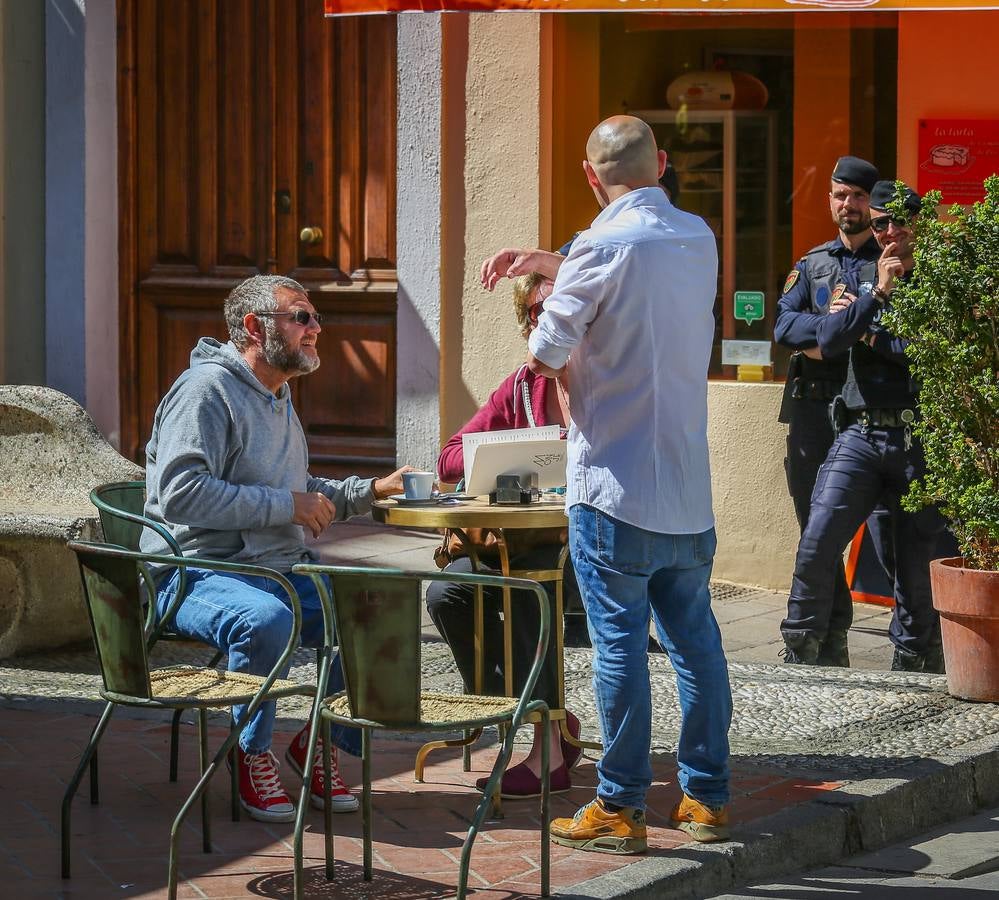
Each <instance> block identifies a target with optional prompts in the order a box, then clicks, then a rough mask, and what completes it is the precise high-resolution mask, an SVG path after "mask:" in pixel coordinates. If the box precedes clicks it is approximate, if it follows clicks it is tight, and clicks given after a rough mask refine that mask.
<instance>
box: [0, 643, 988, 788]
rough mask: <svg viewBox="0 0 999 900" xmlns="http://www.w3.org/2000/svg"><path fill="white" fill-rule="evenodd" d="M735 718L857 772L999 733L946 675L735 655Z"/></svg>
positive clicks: (582, 700) (166, 654)
mask: <svg viewBox="0 0 999 900" xmlns="http://www.w3.org/2000/svg"><path fill="white" fill-rule="evenodd" d="M203 659H204V651H203V650H199V649H198V648H197V647H194V646H192V645H187V644H179V643H173V644H165V645H164V644H161V645H159V647H158V648H157V651H156V656H155V660H154V661H155V662H156V663H157V664H164V665H165V664H170V663H194V664H197V663H198V662H199V661H203ZM423 660H424V666H423V669H424V672H423V678H424V688H425V689H427V690H437V689H460V685H461V682H460V679H459V677H458V673H457V671H456V669H455V667H454V663H453V660H452V658H451V654H450V652H449V650H448V648H447V647H446V646H445V645H444V644H443V643H440V642H430V641H427V642H425V643H424V645H423ZM590 662H591V655H590V651H589V650H588V649H578V648H568V649H567V650H566V654H565V679H566V703H567V706H568V707H569V708H570V709H572V710H573V712H575V713H576V715H577V716H579V718H580V720H581V721H582V722H583V725H584V728H585V730H586V732H587V733H588V734H591V735H596V734H597V732H598V728H597V722H596V711H595V708H594V703H593V694H592V691H591V688H590ZM649 669H650V678H651V682H652V687H653V709H654V710H655V715H654V724H653V750H654V751H657V752H665V753H672V752H674V751H675V749H676V742H677V735H678V732H679V708H678V704H677V695H676V682H675V678H674V676H673V671H672V668H671V666H670V664H669V659H668V657H667V656H666V655H665V654H652V655H650V657H649ZM729 674H730V678H731V682H732V693H733V702H734V716H733V722H732V730H731V733H730V740H731V745H732V753H733V755H735V756H737V757H740V758H743V759H745V760H747V761H748V760H754V761H759V762H763V763H766V764H767V765H768V766H778V767H780V768H783V769H785V770H787V771H795V772H798V771H800V772H811V771H821V772H823V773H825V774H828V775H835V776H841V777H847V778H856V777H859V776H861V775H870V774H875V773H881V772H885V771H888V770H890V769H891V768H893V767H895V766H896V765H898V764H900V762H904V761H905V760H907V759H911V758H915V757H920V756H926V755H932V754H934V753H937V752H940V751H942V750H947V749H950V748H954V747H959V746H962V745H964V744H967V743H969V742H971V741H974V740H977V739H980V738H983V737H986V736H988V735H997V734H999V706H996V705H994V704H968V703H964V702H962V701H959V700H955V699H954V698H952V697H950V696H949V695H948V694H947V693H946V679H945V678H944V677H943V676H934V675H921V674H920V675H913V674H905V673H897V672H872V671H862V670H852V669H817V668H811V667H804V666H802V667H799V666H770V665H761V664H755V663H738V662H732V663H730V664H729ZM289 677H291V678H293V679H295V680H298V681H302V682H310V681H314V679H315V657H314V655H313V654H312V653H311V652H310V651H305V650H300V651H299V652H298V653H297V654H296V655H295V657H294V661H293V665H292V670H291V673H290V676H289ZM99 688H100V677H99V675H98V674H97V665H96V660H95V658H94V655H93V651H92V649H91V648H89V647H80V648H77V649H75V650H65V651H61V652H59V653H54V654H52V653H50V654H37V655H34V656H26V657H21V658H15V659H11V660H6V661H4V662H3V663H0V698H2V700H3V702H4V703H6V704H17V703H20V702H25V701H28V700H34V701H39V700H50V701H67V700H70V701H97V700H98V699H99V697H98V690H99ZM307 713H308V704H307V702H306V700H305V698H289V699H287V700H283V701H281V703H280V716H281V718H282V719H286V720H288V724H289V727H291V725H292V724H293V723H294V722H301V721H302V719H303V718H304V717H305V716H306V715H307Z"/></svg>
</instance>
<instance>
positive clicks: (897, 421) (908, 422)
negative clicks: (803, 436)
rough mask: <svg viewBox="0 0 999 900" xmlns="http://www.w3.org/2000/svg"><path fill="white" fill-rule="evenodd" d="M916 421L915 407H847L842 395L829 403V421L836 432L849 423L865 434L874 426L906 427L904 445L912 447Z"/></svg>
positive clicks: (843, 428)
mask: <svg viewBox="0 0 999 900" xmlns="http://www.w3.org/2000/svg"><path fill="white" fill-rule="evenodd" d="M915 421H916V410H914V409H847V407H846V401H845V400H844V399H843V397H842V396H838V397H835V398H833V401H832V403H830V404H829V422H830V424H831V425H832V428H833V432H834V433H835V434H837V435H838V434H840V433H842V432H843V431H844V430H845V429H846V428H847V426H849V425H859V426H860V430H861V431H862V432H864V433H865V434H866V433H867V432H868V431H870V430H871V429H872V428H904V429H905V434H904V446H905V449H906V450H909V449H911V447H912V423H913V422H915Z"/></svg>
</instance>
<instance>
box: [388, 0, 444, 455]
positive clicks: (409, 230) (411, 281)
mask: <svg viewBox="0 0 999 900" xmlns="http://www.w3.org/2000/svg"><path fill="white" fill-rule="evenodd" d="M442 19H443V17H442V16H441V14H440V13H428V14H420V15H402V16H399V17H398V20H397V21H398V26H397V28H398V31H397V54H398V65H397V68H396V73H397V74H396V77H397V82H396V84H397V91H398V120H397V125H396V129H397V131H396V136H397V147H398V150H397V154H398V155H397V161H396V174H397V184H398V191H397V200H396V217H397V219H396V222H397V226H396V233H397V235H398V237H397V247H396V254H397V261H396V266H397V271H398V278H399V310H398V339H397V342H396V366H397V380H396V384H397V398H398V399H397V402H396V447H397V450H396V453H397V458H398V461H399V463H400V464H404V463H409V464H410V465H414V466H417V467H420V468H431V467H432V466H433V465H434V462H435V460H436V456H437V447H438V442H439V439H440V412H439V392H440V339H439V335H440V308H441V290H442V288H441V281H442V278H441V253H442V245H441V217H442V195H441V184H442V162H441V140H442V135H441V121H442V110H441V106H442V84H443V80H444V74H443V68H444V62H443V61H444V46H443V22H442Z"/></svg>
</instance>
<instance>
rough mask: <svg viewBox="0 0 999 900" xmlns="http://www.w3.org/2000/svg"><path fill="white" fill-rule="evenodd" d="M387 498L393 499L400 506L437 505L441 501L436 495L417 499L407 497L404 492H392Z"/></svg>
mask: <svg viewBox="0 0 999 900" xmlns="http://www.w3.org/2000/svg"><path fill="white" fill-rule="evenodd" d="M389 500H395V502H396V503H398V504H399V505H400V506H437V504H438V503H440V502H441V500H440V499H439V498H437V497H430V498H429V499H427V500H417V499H415V498H411V497H407V496H406V495H405V494H392V495H391V496H390V497H389Z"/></svg>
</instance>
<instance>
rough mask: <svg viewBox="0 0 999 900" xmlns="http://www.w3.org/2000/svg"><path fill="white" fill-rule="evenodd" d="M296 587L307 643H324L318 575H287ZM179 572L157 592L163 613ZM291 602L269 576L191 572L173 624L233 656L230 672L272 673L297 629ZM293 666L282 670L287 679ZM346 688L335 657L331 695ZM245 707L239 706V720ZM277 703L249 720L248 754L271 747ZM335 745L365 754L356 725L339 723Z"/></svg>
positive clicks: (244, 741)
mask: <svg viewBox="0 0 999 900" xmlns="http://www.w3.org/2000/svg"><path fill="white" fill-rule="evenodd" d="M284 574H285V576H286V577H287V578H288V580H289V581H291V583H292V584H293V585H294V586H295V590H296V591H297V592H298V597H299V600H300V601H301V605H302V633H301V636H300V641H301V644H302V646H303V647H322V645H323V609H322V604H321V602H320V600H319V594H318V592H317V591H316V586H315V584H314V583H313V581H312V579H311V578H310V577H309V576H307V575H292V574H290V573H284ZM178 577H179V570H177V569H174V570H173V571H172V572H170V573H169V574H168V575H166V576H163V578H162V579H161V580H160V586H159V590H158V591H157V594H156V607H157V613H158V615H160V616H162V615H163V613H164V612H165V611H166V608H167V606H168V605H169V603H170V601H171V600H173V598H174V596H175V594H176V593H177V579H178ZM292 623H293V619H292V612H291V605H290V603H289V601H288V598H287V596H286V595H285V593H284V591H283V590H282V589H281V587H280V585H278V584H277V583H276V582H274V581H271V580H270V579H267V578H259V577H254V576H246V575H234V574H230V573H227V572H211V571H208V570H207V569H196V568H189V569H188V570H187V597H186V598H185V600H184V602H183V603H182V604H181V605H180V609H179V610H178V611H177V615H176V618H175V619H174V624H173V628H174V630H176V631H177V632H178V633H179V634H182V635H185V636H187V637H190V638H194V639H195V640H199V641H202V642H204V643H206V644H210V645H211V646H213V647H217V648H218V649H219V650H221V651H222V652H223V653H225V654H227V655H228V657H229V671H230V672H247V673H249V674H251V675H267V674H268V673H269V672H270V671H271V669H273V668H274V665H275V663H277V661H278V659H279V658H280V656H281V653H282V651H283V650H284V648H285V647H286V646H287V644H288V636H289V635H290V634H291V628H292ZM287 674H288V670H287V668H286V669H285V671H283V672H281V673H280V676H281V677H282V678H283V677H284V676H285V675H287ZM343 686H344V681H343V669H342V668H341V665H340V656H339V654H337V655H336V656H335V657H334V658H333V664H332V668H331V670H330V678H329V688H328V691H327V693H329V694H334V693H336V692H337V691H342V690H343ZM244 709H245V707H244V706H235V707H233V710H232V713H233V717H234V718H235V719H236V721H239V718H240V716H242V714H243V711H244ZM276 712H277V704H276V703H275V702H274V701H270V702H268V703H264V704H263V705H262V706H261V707H260V709H258V710H257V712H256V713H255V714H254V716H253V718H252V719H250V721H249V722H248V723H247V725H246V728H244V729H243V733H242V734H241V735H240V737H239V744H240V746H241V747H242V748H243V750H244V752H246V753H263V752H264V751H265V750H269V749H270V747H271V739H272V737H273V734H274V716H275V714H276ZM332 738H333V743H334V744H336V746H337V747H339V748H340V749H341V750H345V751H346V752H347V753H351V754H353V755H354V756H360V755H361V734H360V731H359V730H358V729H356V728H346V727H344V726H342V725H334V726H333V728H332Z"/></svg>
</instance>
